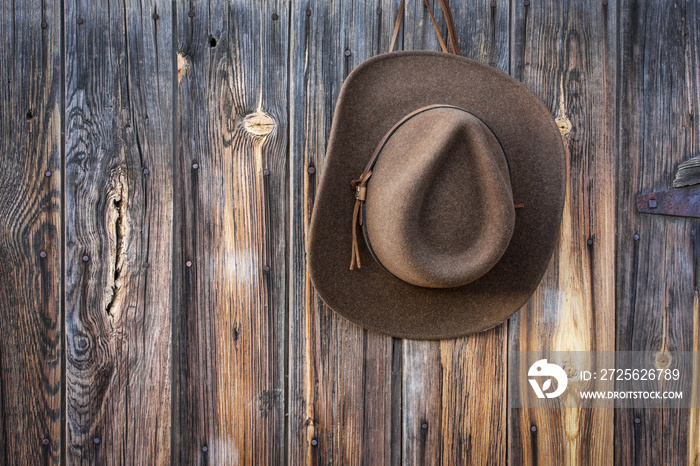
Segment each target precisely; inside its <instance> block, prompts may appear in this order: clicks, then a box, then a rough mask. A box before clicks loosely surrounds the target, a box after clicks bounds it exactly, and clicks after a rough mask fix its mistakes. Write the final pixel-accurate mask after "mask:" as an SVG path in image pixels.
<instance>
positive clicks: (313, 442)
mask: <svg viewBox="0 0 700 466" xmlns="http://www.w3.org/2000/svg"><path fill="white" fill-rule="evenodd" d="M311 445H313V446H314V447H315V446H316V445H318V440H316V439H315V438H312V439H311Z"/></svg>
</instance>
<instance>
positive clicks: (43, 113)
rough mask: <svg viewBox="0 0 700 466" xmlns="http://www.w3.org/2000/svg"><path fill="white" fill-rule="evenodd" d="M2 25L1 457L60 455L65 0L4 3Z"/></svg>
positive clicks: (33, 460)
mask: <svg viewBox="0 0 700 466" xmlns="http://www.w3.org/2000/svg"><path fill="white" fill-rule="evenodd" d="M42 23H43V27H42ZM0 24H2V29H0V44H1V45H2V53H0V86H1V90H0V154H2V157H1V158H0V167H1V168H2V169H0V218H2V220H1V221H0V257H1V258H2V260H0V277H1V278H2V279H1V280H0V463H2V464H59V462H60V455H61V392H62V390H61V380H62V376H61V371H62V362H61V361H62V351H63V349H62V343H61V342H62V338H61V336H62V329H63V322H62V318H61V294H60V293H61V287H62V283H63V281H62V276H61V258H62V251H61V242H62V229H63V226H62V223H61V183H62V177H61V171H62V168H63V167H62V162H61V123H62V119H61V100H62V96H63V94H62V88H61V74H60V70H61V47H60V45H61V10H60V4H59V2H56V1H28V2H25V3H23V5H22V6H20V7H19V8H9V7H7V6H3V8H2V9H0ZM48 172H50V176H47V173H48Z"/></svg>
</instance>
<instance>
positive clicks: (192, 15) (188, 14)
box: [187, 10, 194, 18]
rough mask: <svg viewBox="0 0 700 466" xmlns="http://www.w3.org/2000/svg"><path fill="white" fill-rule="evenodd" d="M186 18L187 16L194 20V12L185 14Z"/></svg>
mask: <svg viewBox="0 0 700 466" xmlns="http://www.w3.org/2000/svg"><path fill="white" fill-rule="evenodd" d="M187 16H189V17H190V18H194V10H190V12H189V13H187Z"/></svg>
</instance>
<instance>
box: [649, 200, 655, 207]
mask: <svg viewBox="0 0 700 466" xmlns="http://www.w3.org/2000/svg"><path fill="white" fill-rule="evenodd" d="M649 208H650V209H656V199H649Z"/></svg>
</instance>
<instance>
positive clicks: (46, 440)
mask: <svg viewBox="0 0 700 466" xmlns="http://www.w3.org/2000/svg"><path fill="white" fill-rule="evenodd" d="M42 443H43V444H44V445H48V444H49V443H51V440H49V439H47V438H45V439H44V440H42Z"/></svg>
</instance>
